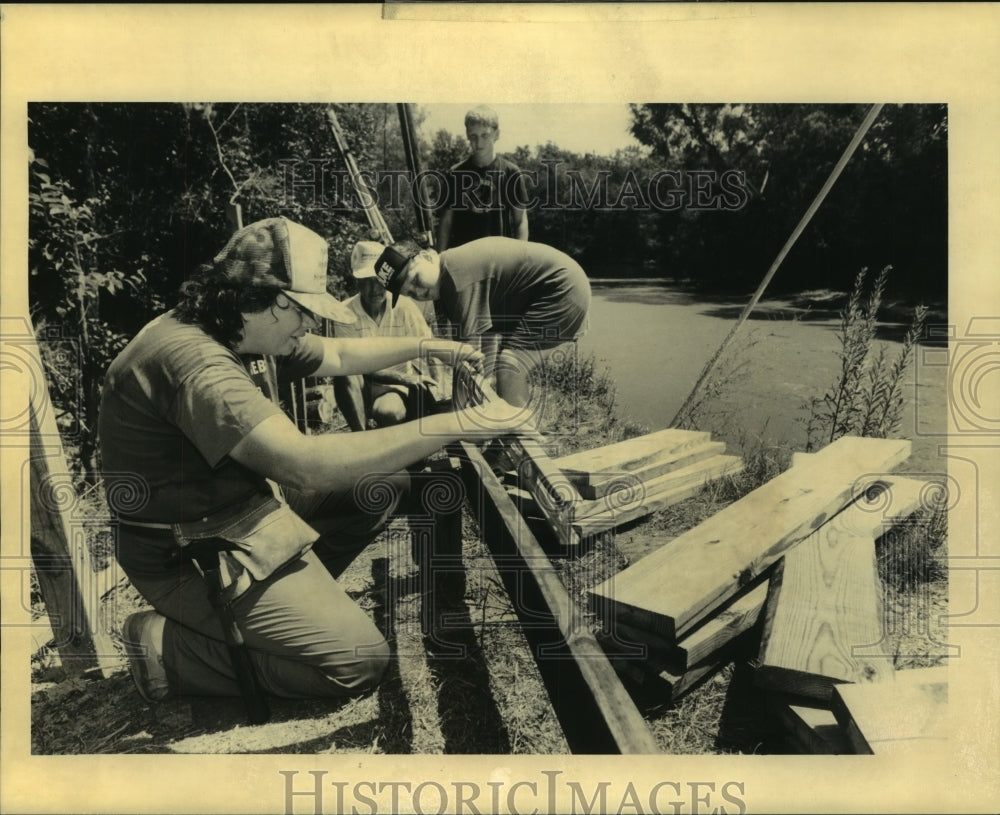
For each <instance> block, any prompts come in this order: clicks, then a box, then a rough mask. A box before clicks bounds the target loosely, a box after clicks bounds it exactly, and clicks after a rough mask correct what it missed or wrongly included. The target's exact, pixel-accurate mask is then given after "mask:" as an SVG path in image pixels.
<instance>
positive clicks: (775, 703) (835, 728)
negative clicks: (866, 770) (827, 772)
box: [766, 694, 854, 756]
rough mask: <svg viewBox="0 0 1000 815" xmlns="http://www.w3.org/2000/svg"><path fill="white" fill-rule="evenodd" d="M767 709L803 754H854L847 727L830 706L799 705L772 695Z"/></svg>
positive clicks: (768, 700)
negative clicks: (844, 726)
mask: <svg viewBox="0 0 1000 815" xmlns="http://www.w3.org/2000/svg"><path fill="white" fill-rule="evenodd" d="M766 704H767V711H768V713H769V714H770V715H772V716H773V717H774V718H775V719H776V720H777V721H778V722H779V723H780V724H781V725H782V726H783V727H784V728H785V730H786V731H787V732H788V735H789V736H790V737H791V738H792V741H793V742H794V743H795V744H796V745H797V746H798V747H799V749H800V750H801V751H802V752H803V753H809V754H813V755H832V756H839V755H845V754H850V753H853V752H854V750H853V748H852V747H851V744H850V742H849V741H848V739H847V734H846V733H845V732H844V728H843V727H841V725H840V723H839V722H838V721H837V719H836V717H835V716H834V715H833V713H832V712H831V711H829V710H827V709H826V708H822V707H811V706H808V705H803V704H795V703H792V702H790V701H788V699H786V698H785V697H783V696H781V695H778V694H768V697H767V702H766Z"/></svg>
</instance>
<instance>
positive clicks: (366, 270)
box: [351, 261, 375, 280]
mask: <svg viewBox="0 0 1000 815" xmlns="http://www.w3.org/2000/svg"><path fill="white" fill-rule="evenodd" d="M351 274H352V275H353V276H354V279H355V280H364V279H365V278H366V277H375V261H372V262H371V263H370V264H368V265H367V266H362V267H361V268H360V269H354V270H353V271H352V272H351Z"/></svg>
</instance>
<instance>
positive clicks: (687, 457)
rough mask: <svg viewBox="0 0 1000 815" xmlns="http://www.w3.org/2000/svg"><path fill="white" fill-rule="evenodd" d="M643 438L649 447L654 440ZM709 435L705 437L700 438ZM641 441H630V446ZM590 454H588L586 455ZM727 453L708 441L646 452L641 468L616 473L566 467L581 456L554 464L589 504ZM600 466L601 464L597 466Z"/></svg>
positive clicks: (559, 460)
mask: <svg viewBox="0 0 1000 815" xmlns="http://www.w3.org/2000/svg"><path fill="white" fill-rule="evenodd" d="M656 435H658V434H656V433H653V434H651V435H650V436H642V437H640V439H649V442H648V443H649V444H653V443H654V441H653V437H654V436H656ZM703 435H706V436H707V435H708V434H703ZM640 439H630V440H629V441H630V442H633V441H639V440H640ZM598 449H605V448H598ZM587 452H590V451H587ZM725 452H726V445H725V443H724V442H721V441H715V442H714V441H710V440H709V439H707V438H706V439H698V440H691V441H689V442H687V443H685V444H684V445H681V446H680V448H678V449H665V450H656V449H655V448H654V449H651V450H648V452H647V456H646V458H647V459H648V460H647V461H645V462H644V463H642V464H641V465H635V466H623V467H621V468H619V469H614V468H611V467H606V468H605V469H604V470H601V471H594V472H591V471H586V470H581V469H579V468H576V467H566V466H565V462H566V461H567V460H569V461H571V462H572V461H574V460H576V461H579V457H580V455H581V454H580V453H577V454H575V455H573V456H568V457H566V458H557V459H554V460H553V461H554V463H555V465H556V466H557V467H559V469H561V470H562V472H563V473H565V474H566V476H567V477H568V478H569V479H570V481H572V482H573V484H574V485H575V486H576V489H577V491H578V492H579V494H580V497H581V498H582V499H584V500H588V501H592V500H596V499H599V498H602V497H604V496H605V495H607V494H608V493H609V492H613V491H614V490H615V489H621V487H622V486H623V485H625V486H629V485H636V484H643V483H648V482H650V481H652V480H653V479H655V478H658V477H659V476H661V475H664V474H666V473H669V472H673V471H674V470H679V469H681V468H682V467H686V466H688V465H689V464H694V463H695V462H698V461H703V460H704V459H706V458H711V457H713V456H718V455H722V454H723V453H725ZM598 463H599V464H602V462H598Z"/></svg>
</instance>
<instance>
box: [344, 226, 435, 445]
mask: <svg viewBox="0 0 1000 815" xmlns="http://www.w3.org/2000/svg"><path fill="white" fill-rule="evenodd" d="M383 251H385V247H384V246H383V245H382V244H381V243H378V242H377V241H359V242H358V243H357V244H355V246H354V250H353V251H352V252H351V275H352V276H353V277H354V280H355V281H356V283H357V286H358V293H357V294H356V295H354V296H353V297H349V298H348V299H347V300H345V301H344V306H345V307H346V308H347V309H349V310H350V311H351V312H352V314H353V316H354V317H355V321H354V322H353V323H352V324H351V325H341V324H338V325H337V327H336V333H337V336H338V337H419V338H424V339H431V338H432V337H433V336H434V335H433V334H432V332H431V329H430V326H428V325H427V320H425V319H424V316H423V314H422V313H421V312H420V308H419V307H418V306H417V304H416V303H415V302H414V301H413V300H411V299H410V298H409V297H401V298H399V301H398V302H397V303H396V305H395V306H393V305H391V303H390V299H391V298H390V295H389V294H388V292H386V290H385V288H384V287H383V286H382V284H381V283H380V282H379V281H378V279H377V278H376V277H375V261H376V260H378V258H379V256H380V255H381V254H382V252H383ZM444 378H445V377H444V375H443V371H442V369H441V366H439V365H437V364H436V363H434V362H433V361H429V362H425V361H423V360H407V361H406V362H403V363H400V364H399V365H393V366H392V367H390V368H385V369H383V370H381V371H375V372H373V373H371V374H367V375H365V376H363V377H362V376H343V377H337V378H335V379H334V382H333V389H334V394H335V395H336V399H337V406H338V407H339V408H340V412H341V413H342V414H343V415H344V418H345V419H346V420H347V423H348V425H349V426H350V428H351V430H355V431H358V430H365V429H367V428H368V422H369V420H372V422H373V423H374V424H375V426H376V427H388V426H389V425H393V424H399V423H400V422H403V421H406V420H408V419H416V418H417V417H418V416H419V415H421V414H422V413H423V412H426V411H429V410H431V409H432V408H433V406H434V405H435V404H437V403H439V402H442V401H444V399H445V398H446V394H445V393H444V391H443V388H442V383H443V380H444Z"/></svg>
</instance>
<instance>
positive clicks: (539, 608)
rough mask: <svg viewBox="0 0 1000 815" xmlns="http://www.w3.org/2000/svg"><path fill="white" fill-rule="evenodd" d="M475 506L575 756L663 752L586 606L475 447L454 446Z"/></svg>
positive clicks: (471, 500)
mask: <svg viewBox="0 0 1000 815" xmlns="http://www.w3.org/2000/svg"><path fill="white" fill-rule="evenodd" d="M456 452H458V453H459V454H460V457H461V458H462V479H463V481H464V483H465V487H466V490H467V493H468V495H469V497H470V500H469V505H470V507H471V509H472V511H473V513H474V514H475V516H476V519H477V521H478V522H479V527H480V530H481V532H482V535H483V537H484V539H485V541H486V543H487V545H488V546H489V548H490V551H491V552H492V554H493V558H494V561H495V562H496V565H497V569H498V571H499V572H500V575H501V577H502V578H503V580H504V583H505V585H506V586H507V590H508V592H509V593H510V597H511V600H512V602H513V603H514V605H515V608H516V609H517V613H518V616H519V618H520V619H521V620H522V623H523V625H524V634H525V637H526V638H527V639H528V642H529V644H530V645H531V648H532V653H533V655H534V657H535V661H536V662H537V664H538V669H539V671H540V673H541V675H542V679H543V681H544V683H545V686H546V689H547V690H548V692H549V698H550V699H551V701H552V706H553V708H554V709H555V711H556V715H557V716H558V717H559V721H560V723H561V725H562V728H563V732H564V734H565V736H566V740H567V742H568V743H569V745H570V749H571V750H573V752H575V753H639V754H649V753H657V752H659V750H658V748H657V746H656V741H655V740H654V739H653V736H652V734H651V733H650V731H649V728H648V727H647V725H646V722H645V720H644V719H643V718H642V715H641V714H640V713H639V711H638V709H637V708H636V706H635V703H634V702H633V701H632V698H631V697H630V696H629V694H628V692H627V691H626V690H625V688H624V687H623V686H622V684H621V681H620V680H619V678H618V676H617V674H616V673H615V671H614V669H613V668H612V666H611V664H610V663H609V662H608V659H607V656H606V655H605V654H604V651H603V650H602V649H601V646H600V645H599V644H598V642H597V640H596V639H595V638H594V636H593V634H591V633H590V630H589V629H588V627H587V625H586V621H585V619H584V615H583V613H582V612H581V610H580V609H579V608H578V607H577V606H576V604H575V603H574V602H573V599H572V598H571V597H570V596H569V593H568V592H567V591H566V588H565V586H564V585H563V583H562V581H561V580H560V579H559V576H558V574H556V572H555V569H554V568H553V566H552V564H551V562H550V561H549V558H548V556H547V555H546V554H545V551H544V550H543V549H542V547H541V546H540V545H539V543H538V541H537V540H536V539H535V537H534V536H533V535H532V534H531V531H530V530H529V529H528V527H527V525H526V524H525V521H524V519H523V518H522V517H521V515H520V513H518V511H517V509H516V507H515V506H514V504H513V503H512V502H511V500H510V499H509V497H508V495H507V492H506V490H505V489H504V486H503V485H502V484H501V483H500V481H499V480H498V479H497V477H496V476H495V475H494V474H493V472H492V471H491V470H490V468H489V466H488V465H487V464H486V462H485V461H484V460H483V457H482V455H481V454H480V453H479V451H478V450H477V449H476V448H475V446H474V445H471V444H468V443H466V442H462V443H460V444H459V445H458V447H457V448H456Z"/></svg>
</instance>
